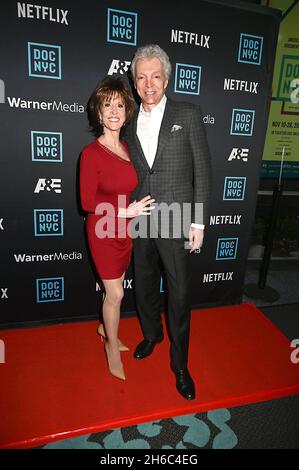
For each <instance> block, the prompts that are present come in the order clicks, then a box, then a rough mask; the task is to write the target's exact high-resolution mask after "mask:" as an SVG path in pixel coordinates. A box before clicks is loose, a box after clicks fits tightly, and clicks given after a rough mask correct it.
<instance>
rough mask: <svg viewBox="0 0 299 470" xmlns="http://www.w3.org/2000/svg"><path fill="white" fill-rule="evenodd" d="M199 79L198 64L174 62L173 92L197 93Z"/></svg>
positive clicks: (199, 68) (199, 69)
mask: <svg viewBox="0 0 299 470" xmlns="http://www.w3.org/2000/svg"><path fill="white" fill-rule="evenodd" d="M200 79H201V67H200V66H199V65H190V64H176V68H175V84H174V92H175V93H184V94H186V95H199V93H200Z"/></svg>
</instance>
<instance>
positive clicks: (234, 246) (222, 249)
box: [216, 238, 239, 261]
mask: <svg viewBox="0 0 299 470" xmlns="http://www.w3.org/2000/svg"><path fill="white" fill-rule="evenodd" d="M238 241H239V238H218V243H217V251H216V260H217V261H222V260H231V259H236V257H237V250H238Z"/></svg>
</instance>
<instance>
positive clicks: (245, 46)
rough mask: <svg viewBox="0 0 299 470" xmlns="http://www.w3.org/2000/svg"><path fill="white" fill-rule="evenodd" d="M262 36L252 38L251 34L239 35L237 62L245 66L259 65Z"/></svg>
mask: <svg viewBox="0 0 299 470" xmlns="http://www.w3.org/2000/svg"><path fill="white" fill-rule="evenodd" d="M263 41H264V38H263V37H262V36H253V35H252V34H244V33H241V35H240V43H239V55H238V62H244V63H245V64H254V65H260V64H261V59H262V51H263Z"/></svg>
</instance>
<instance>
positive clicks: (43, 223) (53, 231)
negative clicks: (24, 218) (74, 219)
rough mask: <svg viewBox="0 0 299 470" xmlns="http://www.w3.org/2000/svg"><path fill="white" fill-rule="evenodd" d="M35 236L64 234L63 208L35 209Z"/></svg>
mask: <svg viewBox="0 0 299 470" xmlns="http://www.w3.org/2000/svg"><path fill="white" fill-rule="evenodd" d="M34 235H35V237H48V236H51V235H52V236H62V235H63V209H34Z"/></svg>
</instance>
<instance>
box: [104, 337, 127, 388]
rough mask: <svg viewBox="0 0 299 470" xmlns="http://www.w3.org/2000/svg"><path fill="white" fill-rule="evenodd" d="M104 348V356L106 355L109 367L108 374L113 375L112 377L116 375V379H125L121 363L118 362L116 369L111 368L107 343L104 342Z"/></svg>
mask: <svg viewBox="0 0 299 470" xmlns="http://www.w3.org/2000/svg"><path fill="white" fill-rule="evenodd" d="M104 348H105V353H106V357H107V361H108V367H109V371H110V374H111V375H113V376H114V377H116V378H117V379H120V380H126V376H125V371H124V366H123V364H122V363H120V365H119V368H118V369H112V368H111V366H110V356H109V354H110V353H109V344H108V343H105V346H104Z"/></svg>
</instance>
